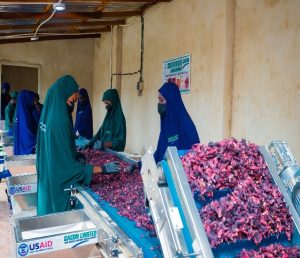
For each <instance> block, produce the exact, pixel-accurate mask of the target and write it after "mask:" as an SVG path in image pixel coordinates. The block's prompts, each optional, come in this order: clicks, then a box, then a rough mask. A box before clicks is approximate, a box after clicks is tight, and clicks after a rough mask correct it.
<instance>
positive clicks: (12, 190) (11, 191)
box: [9, 186, 17, 195]
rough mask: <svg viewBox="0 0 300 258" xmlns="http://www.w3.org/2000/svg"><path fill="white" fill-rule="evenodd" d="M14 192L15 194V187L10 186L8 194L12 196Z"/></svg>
mask: <svg viewBox="0 0 300 258" xmlns="http://www.w3.org/2000/svg"><path fill="white" fill-rule="evenodd" d="M16 192H17V188H16V187H14V186H11V187H10V188H9V193H10V194H11V195H14V194H15V193H16Z"/></svg>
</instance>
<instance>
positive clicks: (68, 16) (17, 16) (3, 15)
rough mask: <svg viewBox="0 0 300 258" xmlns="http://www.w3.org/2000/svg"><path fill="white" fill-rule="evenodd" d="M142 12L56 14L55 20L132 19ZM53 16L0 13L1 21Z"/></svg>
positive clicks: (48, 14)
mask: <svg viewBox="0 0 300 258" xmlns="http://www.w3.org/2000/svg"><path fill="white" fill-rule="evenodd" d="M141 14H142V12H141V11H127V12H76V13H68V12H57V13H55V14H54V16H53V18H57V19H86V18H89V19H100V18H108V17H110V18H113V17H120V18H121V17H130V16H140V15H141ZM50 15H51V13H15V12H14V13H12V12H10V13H3V12H1V13H0V19H3V20H32V19H34V20H39V19H46V18H48V17H49V16H50Z"/></svg>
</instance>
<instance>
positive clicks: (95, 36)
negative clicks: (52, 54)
mask: <svg viewBox="0 0 300 258" xmlns="http://www.w3.org/2000/svg"><path fill="white" fill-rule="evenodd" d="M100 37H101V34H85V35H61V36H60V35H59V36H39V40H37V41H31V40H30V38H20V39H16V38H14V39H0V44H10V43H24V42H39V41H45V40H65V39H84V38H100Z"/></svg>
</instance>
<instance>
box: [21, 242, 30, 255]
mask: <svg viewBox="0 0 300 258" xmlns="http://www.w3.org/2000/svg"><path fill="white" fill-rule="evenodd" d="M28 251H29V249H28V245H26V244H21V245H19V248H18V253H19V255H21V256H25V255H27V254H28Z"/></svg>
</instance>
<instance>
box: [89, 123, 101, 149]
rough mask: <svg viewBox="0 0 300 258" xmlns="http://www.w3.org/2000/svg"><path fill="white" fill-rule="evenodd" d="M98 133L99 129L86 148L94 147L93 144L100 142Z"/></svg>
mask: <svg viewBox="0 0 300 258" xmlns="http://www.w3.org/2000/svg"><path fill="white" fill-rule="evenodd" d="M100 131H101V127H100V129H99V130H98V132H97V133H96V134H95V136H94V137H93V138H92V139H91V140H90V142H89V143H88V144H87V145H86V147H89V148H91V147H93V146H94V143H95V142H96V141H99V140H100Z"/></svg>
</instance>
